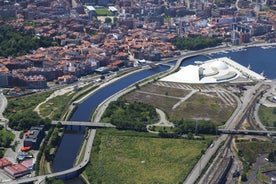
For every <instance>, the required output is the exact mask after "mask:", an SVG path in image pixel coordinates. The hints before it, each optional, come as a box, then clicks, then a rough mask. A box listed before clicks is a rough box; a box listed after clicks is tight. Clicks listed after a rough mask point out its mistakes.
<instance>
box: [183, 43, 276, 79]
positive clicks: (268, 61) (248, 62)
mask: <svg viewBox="0 0 276 184" xmlns="http://www.w3.org/2000/svg"><path fill="white" fill-rule="evenodd" d="M220 57H228V58H231V59H232V60H234V61H235V62H237V63H239V64H241V65H243V66H245V67H248V66H250V68H251V69H252V70H253V71H255V72H256V73H259V74H260V73H262V72H263V73H264V75H265V76H266V77H267V78H268V79H276V46H274V47H250V48H246V49H239V50H234V49H233V50H229V51H222V52H218V53H213V54H210V55H207V56H203V55H201V56H196V57H192V58H189V59H186V60H185V62H183V63H182V66H187V65H189V64H194V62H195V61H207V60H209V59H210V58H213V59H214V58H220Z"/></svg>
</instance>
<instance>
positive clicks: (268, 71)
mask: <svg viewBox="0 0 276 184" xmlns="http://www.w3.org/2000/svg"><path fill="white" fill-rule="evenodd" d="M219 57H229V58H231V59H232V60H234V61H236V62H237V63H240V64H241V65H243V66H245V67H247V66H248V65H250V67H251V69H252V70H253V71H255V72H257V73H261V72H263V73H264V74H265V75H266V76H267V78H269V79H275V78H276V48H261V47H251V48H247V49H240V50H232V51H224V52H219V53H213V54H210V55H207V56H196V57H192V58H189V59H186V60H185V61H184V62H183V63H182V66H187V65H189V64H194V62H195V61H206V60H209V59H210V58H219ZM171 64H173V63H171ZM167 69H168V67H164V66H160V67H158V68H156V69H154V70H144V71H141V72H137V73H134V74H132V75H129V76H127V77H125V78H122V79H120V80H118V81H116V82H114V83H112V84H110V85H108V86H106V87H104V88H102V89H100V90H98V91H97V92H96V93H94V94H93V95H91V96H90V97H89V98H87V99H86V100H85V101H84V102H82V103H81V104H79V105H78V108H77V110H76V111H75V112H74V114H73V115H72V117H71V119H70V120H73V121H89V120H90V117H91V114H92V113H93V112H94V110H95V108H96V107H97V106H98V105H99V104H100V103H101V102H102V101H104V100H105V99H107V98H108V97H110V96H111V95H113V94H115V93H117V92H118V91H120V90H122V89H124V88H126V87H128V86H130V85H131V84H133V83H135V82H138V81H139V80H142V79H144V78H146V77H149V76H152V75H154V74H157V73H160V72H162V71H165V70H167ZM67 129H68V130H69V131H67V133H65V134H64V136H63V138H62V141H61V144H60V147H59V149H58V151H57V153H56V156H55V159H54V161H53V170H54V172H58V171H63V170H66V169H69V168H71V167H72V166H73V163H74V161H75V158H76V156H77V154H78V151H79V149H80V146H81V143H82V141H83V133H82V132H83V130H82V129H81V130H80V128H79V127H77V126H70V127H67ZM70 130H71V131H70ZM74 130H80V131H77V132H79V133H77V134H76V133H73V132H74ZM80 182H81V181H79V180H75V182H73V183H80Z"/></svg>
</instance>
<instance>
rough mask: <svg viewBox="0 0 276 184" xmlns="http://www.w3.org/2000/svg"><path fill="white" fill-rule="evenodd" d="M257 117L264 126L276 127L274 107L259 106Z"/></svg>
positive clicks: (275, 109) (275, 108)
mask: <svg viewBox="0 0 276 184" xmlns="http://www.w3.org/2000/svg"><path fill="white" fill-rule="evenodd" d="M259 116H260V119H261V121H262V123H263V124H264V125H265V126H269V127H276V107H266V106H264V105H261V106H260V110H259Z"/></svg>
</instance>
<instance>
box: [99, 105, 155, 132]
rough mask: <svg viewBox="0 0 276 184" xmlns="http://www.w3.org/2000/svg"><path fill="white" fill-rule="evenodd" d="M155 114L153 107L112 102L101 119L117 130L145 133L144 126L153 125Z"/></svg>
mask: <svg viewBox="0 0 276 184" xmlns="http://www.w3.org/2000/svg"><path fill="white" fill-rule="evenodd" d="M156 117H157V113H156V110H155V108H154V107H152V106H150V105H147V104H143V103H140V102H129V103H128V102H126V101H114V102H112V103H110V105H109V106H108V108H107V109H106V111H105V113H104V114H103V117H102V119H103V120H104V121H105V122H109V123H112V124H114V125H116V127H117V128H118V129H128V130H136V131H146V130H147V129H146V125H147V124H152V123H154V121H155V119H156Z"/></svg>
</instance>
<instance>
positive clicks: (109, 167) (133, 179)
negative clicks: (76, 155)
mask: <svg viewBox="0 0 276 184" xmlns="http://www.w3.org/2000/svg"><path fill="white" fill-rule="evenodd" d="M210 141H211V140H210V139H206V140H186V139H165V138H158V137H157V136H156V135H152V134H149V133H138V132H132V131H118V130H113V129H112V130H110V129H109V130H107V129H106V130H103V129H101V130H97V134H96V138H95V141H94V145H93V148H92V154H91V158H90V165H89V166H88V167H86V170H85V172H86V175H87V176H88V178H89V181H90V182H91V183H137V184H138V183H179V182H182V181H183V179H184V178H185V177H186V176H187V174H188V173H189V171H190V170H191V169H192V167H193V166H194V165H195V163H196V162H197V159H198V158H199V157H200V155H201V151H202V150H205V149H206V148H207V147H208V145H209V143H210Z"/></svg>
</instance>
